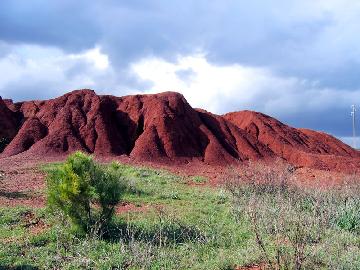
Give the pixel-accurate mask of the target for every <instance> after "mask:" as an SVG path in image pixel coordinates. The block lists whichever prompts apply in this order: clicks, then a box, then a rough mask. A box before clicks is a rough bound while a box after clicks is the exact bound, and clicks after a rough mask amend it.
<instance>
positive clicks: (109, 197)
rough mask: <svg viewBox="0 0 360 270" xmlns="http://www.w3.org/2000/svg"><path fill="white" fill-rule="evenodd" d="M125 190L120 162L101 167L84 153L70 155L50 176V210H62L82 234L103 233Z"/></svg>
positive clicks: (48, 186) (48, 178)
mask: <svg viewBox="0 0 360 270" xmlns="http://www.w3.org/2000/svg"><path fill="white" fill-rule="evenodd" d="M125 190H126V185H125V179H124V177H123V176H122V174H121V171H120V170H119V167H118V166H117V164H116V163H113V164H111V165H110V166H106V167H105V166H101V165H98V164H96V163H95V162H94V161H93V159H92V158H91V157H90V156H88V155H86V154H83V153H81V152H76V153H74V154H72V155H70V156H69V157H68V159H67V160H66V162H65V163H64V164H63V165H60V166H57V167H56V168H54V170H52V171H51V172H50V173H49V175H48V177H47V197H48V205H49V207H50V209H52V210H55V211H56V210H60V211H61V212H62V213H63V214H64V215H65V217H67V218H68V219H69V220H70V222H71V224H72V225H73V228H74V229H75V231H76V232H79V233H86V234H89V233H91V234H99V233H103V232H104V229H105V228H106V227H107V226H108V225H109V223H110V222H111V219H112V217H113V214H114V207H115V206H116V204H117V203H118V202H119V201H120V199H121V196H122V194H123V193H124V191H125Z"/></svg>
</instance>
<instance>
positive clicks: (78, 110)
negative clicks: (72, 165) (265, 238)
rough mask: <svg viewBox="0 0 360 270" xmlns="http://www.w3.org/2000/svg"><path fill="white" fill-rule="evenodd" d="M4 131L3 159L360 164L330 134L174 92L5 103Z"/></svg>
mask: <svg viewBox="0 0 360 270" xmlns="http://www.w3.org/2000/svg"><path fill="white" fill-rule="evenodd" d="M0 128H1V129H0V138H1V137H3V138H6V139H8V140H9V141H11V142H10V144H9V145H8V146H7V147H6V148H5V149H4V151H3V152H2V153H1V156H3V157H6V156H14V155H18V154H21V153H29V154H31V155H33V156H38V157H40V158H41V157H43V156H44V155H46V156H57V155H66V154H68V153H70V152H73V151H75V150H81V151H85V152H88V153H94V154H96V155H100V156H121V155H126V156H129V157H131V158H132V159H135V160H148V161H153V162H167V163H173V162H182V163H184V162H185V163H188V162H191V161H194V160H198V161H203V162H204V163H207V164H210V165H228V164H234V163H236V162H239V161H245V160H258V159H265V160H266V159H272V158H282V159H285V160H287V161H289V162H290V163H293V164H295V165H299V166H308V167H313V168H320V169H338V170H344V169H346V168H348V167H349V166H350V167H351V166H355V167H357V162H356V161H357V160H358V158H359V157H360V155H359V153H358V151H356V150H354V149H352V148H351V147H349V146H347V145H346V144H344V143H342V142H340V141H339V140H337V139H336V138H334V137H332V136H330V135H327V134H325V133H321V132H316V131H311V130H305V129H295V128H292V127H289V126H287V125H285V124H283V123H281V122H279V121H278V120H276V119H274V118H271V117H270V116H267V115H264V114H261V113H256V112H251V111H242V112H234V113H229V114H226V115H224V116H219V115H214V114H212V113H209V112H207V111H205V110H200V109H198V110H195V109H193V108H192V107H191V106H190V105H189V104H188V103H187V101H186V100H185V98H184V97H183V96H182V95H180V94H178V93H174V92H165V93H160V94H154V95H133V96H124V97H115V96H107V95H97V94H96V93H95V92H94V91H92V90H76V91H73V92H70V93H68V94H65V95H63V96H61V97H58V98H55V99H51V100H44V101H26V102H19V103H13V102H12V101H11V100H2V99H0ZM349 162H350V165H349V164H348V163H349ZM351 168H352V167H351Z"/></svg>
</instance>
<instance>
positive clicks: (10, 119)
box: [0, 97, 19, 141]
mask: <svg viewBox="0 0 360 270" xmlns="http://www.w3.org/2000/svg"><path fill="white" fill-rule="evenodd" d="M18 126H19V121H18V117H17V115H16V113H15V112H13V111H11V110H10V109H9V108H8V107H7V105H6V104H5V102H4V100H3V99H2V98H1V97H0V138H4V139H6V140H8V141H10V140H12V139H13V138H14V137H15V135H16V133H17V131H18Z"/></svg>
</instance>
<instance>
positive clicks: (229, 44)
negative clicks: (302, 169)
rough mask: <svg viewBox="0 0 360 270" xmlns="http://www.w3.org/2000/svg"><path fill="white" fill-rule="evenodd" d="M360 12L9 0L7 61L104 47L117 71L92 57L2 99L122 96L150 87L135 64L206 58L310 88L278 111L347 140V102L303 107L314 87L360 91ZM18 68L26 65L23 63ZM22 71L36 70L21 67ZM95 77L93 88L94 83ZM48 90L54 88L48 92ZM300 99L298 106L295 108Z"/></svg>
mask: <svg viewBox="0 0 360 270" xmlns="http://www.w3.org/2000/svg"><path fill="white" fill-rule="evenodd" d="M359 12H360V4H358V3H356V1H351V0H319V1H310V0H297V1H285V0H275V1H271V2H270V1H260V0H255V1H245V0H214V1H207V0H206V1H205V0H198V1H192V0H182V1H180V0H173V1H165V0H153V1H146V0H131V1H115V0H107V1H100V0H99V1H85V0H79V1H71V0H61V1H60V0H59V1H47V0H34V1H21V0H2V1H0V21H1V23H0V61H1V59H5V58H6V57H7V56H8V55H9V54H10V53H14V52H13V48H15V47H16V48H18V47H17V46H21V44H25V45H26V44H35V45H39V46H43V47H44V48H49V47H50V48H55V49H56V50H59V51H60V52H63V53H64V55H69V54H81V53H83V52H85V51H86V50H89V49H92V48H94V47H95V46H99V47H100V48H101V50H102V52H103V53H104V54H106V55H108V56H109V59H110V64H111V66H110V68H109V70H107V71H106V72H102V73H101V72H98V71H96V70H94V69H93V67H91V66H89V63H88V62H87V61H86V60H84V59H78V60H76V61H71V60H68V61H69V63H67V64H60V68H61V69H62V71H61V72H60V73H59V74H57V73H56V72H55V71H53V72H52V71H51V70H47V68H46V67H45V66H46V65H45V64H44V68H42V69H41V70H42V72H43V73H44V74H43V75H42V76H43V78H42V77H41V75H39V76H35V75H34V74H32V76H28V77H27V79H26V80H23V79H22V80H18V81H11V82H7V83H6V84H5V83H4V84H3V86H2V87H0V94H4V93H6V94H9V95H10V94H11V95H14V96H15V97H16V98H17V99H30V98H41V97H43V98H45V97H48V95H52V96H54V95H56V94H59V93H62V92H65V91H66V90H69V89H67V87H77V86H79V88H81V87H87V86H90V87H91V86H93V87H96V88H98V91H99V92H112V93H114V94H117V95H121V94H126V93H129V92H130V91H131V89H139V90H146V89H148V88H151V86H152V82H151V81H146V80H141V79H140V78H138V77H136V75H134V74H133V73H131V72H130V70H129V68H130V66H131V65H132V64H133V63H136V62H137V61H139V60H141V59H144V58H147V57H151V56H154V57H159V58H161V59H164V60H166V61H169V62H176V61H177V58H178V56H179V55H185V56H186V55H193V54H195V53H197V52H204V53H205V56H206V58H207V60H208V61H209V62H210V63H211V64H213V65H224V66H226V65H228V66H229V65H233V64H238V65H241V66H249V67H259V68H266V69H267V70H271V71H272V72H273V74H276V76H279V77H284V78H285V79H286V78H295V79H296V80H298V81H302V80H304V81H306V83H305V86H304V87H300V88H299V89H298V90H297V91H299V92H300V93H299V94H298V95H289V99H290V100H288V102H289V103H291V104H292V103H294V104H295V103H296V102H298V103H297V104H298V105H299V107H301V108H302V111H301V112H299V111H297V112H296V113H292V112H288V114H286V113H284V112H283V111H279V110H278V109H277V108H274V109H273V110H271V112H272V113H273V114H274V115H276V116H279V117H280V118H281V119H282V120H284V121H286V122H288V123H291V124H293V125H295V126H303V127H310V128H316V129H322V130H326V131H329V132H331V133H333V134H336V135H339V136H340V135H341V136H346V135H348V126H347V113H348V110H349V108H348V105H349V104H346V102H347V101H348V100H349V99H346V102H342V103H341V104H340V105H339V106H337V107H336V108H334V109H329V108H330V107H331V106H330V105H328V104H329V102H330V98H331V97H327V96H323V97H322V99H323V101H324V102H323V103H324V104H327V105H322V104H321V103H319V105H318V106H317V109H314V107H311V106H306V102H305V101H304V100H306V99H307V98H309V97H308V96H306V98H304V99H301V96H303V97H304V95H308V93H309V91H307V90H309V89H307V87H309V88H311V87H312V86H311V85H312V84H314V85H316V87H315V88H318V89H326V88H329V89H332V91H333V92H334V91H337V92H338V93H344V95H349V93H351V92H356V93H357V92H359V89H360V76H359V71H360V47H359V46H358V44H359V42H360V38H359V37H358V36H357V35H356V33H357V31H358V26H359V25H360V17H359V16H358V14H359ZM21 48H22V47H21ZM26 53H30V52H24V54H25V55H26ZM15 55H16V52H15ZM25 58H26V57H25ZM16 61H25V60H24V59H23V58H22V57H19V59H17V60H16ZM55 67H56V64H51V65H50V68H54V70H55ZM17 68H30V66H29V65H28V64H27V63H23V66H21V65H19V66H17ZM49 73H51V74H52V75H50V74H49ZM54 74H55V75H54ZM176 75H177V76H178V77H179V78H180V79H181V80H183V81H184V82H185V83H186V82H188V81H189V80H191V78H192V76H193V74H192V72H191V71H189V72H188V71H186V70H185V71H179V72H178V73H177V74H176ZM10 77H11V76H10ZM91 79H92V80H93V83H89V84H87V82H89V81H91ZM49 80H53V83H51V82H50V81H49ZM0 81H1V80H0ZM45 88H46V89H50V90H47V91H44V90H40V89H45ZM57 89H62V90H57ZM267 89H270V91H272V88H271V87H269V88H266V87H265V86H264V87H263V92H262V93H260V94H258V96H257V99H256V100H254V101H253V102H256V104H253V108H259V107H261V106H260V105H259V104H271V102H267V101H269V100H272V98H273V97H272V96H271V93H270V94H269V92H268V91H267ZM310 90H311V89H310ZM289 91H290V90H289ZM291 91H294V90H291ZM302 92H304V94H303V95H302ZM305 92H306V93H305ZM49 93H50V94H49ZM280 93H282V92H280ZM220 94H221V93H220ZM294 97H296V98H297V99H298V100H299V101H297V100H295V101H294V100H291V99H292V98H294ZM284 102H286V101H285V100H284ZM299 102H303V103H301V104H300V103H299ZM331 102H332V100H331ZM331 102H330V103H331ZM354 102H356V101H355V100H354ZM241 104H242V103H237V101H236V100H229V101H228V103H224V104H223V106H224V108H225V109H226V108H234V109H236V108H239V109H241V107H240V105H241ZM331 104H332V103H331ZM250 105H251V104H250ZM260 109H261V108H260ZM314 115H316V117H314ZM315 119H320V120H315Z"/></svg>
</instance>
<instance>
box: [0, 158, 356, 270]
mask: <svg viewBox="0 0 360 270" xmlns="http://www.w3.org/2000/svg"><path fill="white" fill-rule="evenodd" d="M56 166H58V165H57V164H49V165H46V166H44V167H43V168H42V169H43V170H45V171H48V170H52V169H54V168H55V167H56ZM120 169H121V170H122V171H123V173H124V175H125V176H126V178H127V179H128V186H129V187H128V190H127V193H126V194H125V196H124V197H123V200H124V201H125V202H128V203H131V204H134V205H136V206H144V207H143V208H142V209H146V210H145V211H142V212H128V213H122V214H121V215H117V216H116V218H115V220H114V225H113V227H112V229H111V231H110V232H109V234H108V235H107V236H105V237H103V238H101V239H99V238H78V237H76V236H75V235H73V234H71V233H70V232H69V230H68V229H67V227H66V226H64V224H65V225H66V223H64V222H65V221H64V220H63V219H62V218H61V217H58V216H53V215H52V214H51V213H49V212H48V211H47V210H46V209H29V208H0V269H9V268H10V269H11V268H12V269H234V267H235V266H236V265H248V264H252V263H260V262H264V261H265V258H264V255H263V253H262V251H261V250H260V248H259V247H258V245H257V243H256V239H255V236H254V234H253V231H252V228H251V226H250V223H249V222H248V220H247V219H246V218H239V215H236V214H235V215H234V213H233V199H232V197H231V194H230V193H229V192H228V191H226V190H224V189H220V188H212V187H207V186H201V187H199V186H190V185H189V184H188V183H189V182H191V181H195V182H196V180H194V177H192V178H189V179H188V178H185V177H180V176H175V175H173V174H170V173H168V172H166V171H162V170H152V169H148V168H137V167H132V166H128V165H121V166H120ZM198 179H201V181H203V179H202V178H201V177H199V178H198ZM259 200H261V195H259ZM29 213H31V214H29ZM27 216H31V220H32V221H39V220H40V221H41V224H42V226H43V228H44V229H43V230H41V231H40V232H38V233H34V231H33V227H34V226H29V224H28V223H29V220H28V218H26V217H27ZM349 216H350V218H349ZM341 218H342V219H341V221H339V224H340V225H341V226H338V227H336V228H329V232H328V233H327V234H326V235H327V236H326V238H325V239H324V240H323V245H322V247H321V248H319V250H318V251H317V253H316V256H315V257H314V258H315V259H316V260H317V261H318V262H319V263H318V264H317V265H318V268H319V269H329V268H328V267H329V266H330V265H331V264H330V262H329V260H330V258H333V257H334V258H335V257H336V256H337V258H336V260H337V261H336V264H335V263H333V264H332V265H333V266H334V267H335V268H333V269H359V268H357V267H359V266H360V262H359V260H360V259H359V258H360V252H359V249H360V236H359V234H358V233H357V232H356V231H352V230H350V229H349V228H353V227H354V226H355V227H356V226H357V225H356V224H354V213H352V212H351V213H349V214H346V215H344V217H341ZM348 220H349V221H348ZM35 227H36V226H35ZM267 241H268V242H267V243H268V245H269V248H270V249H271V247H272V243H273V242H272V241H274V239H272V236H271V235H269V236H268V238H267ZM315 259H314V260H315Z"/></svg>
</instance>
